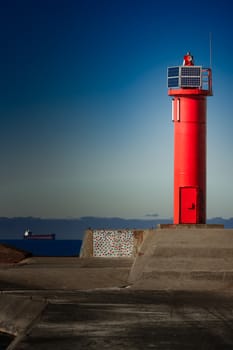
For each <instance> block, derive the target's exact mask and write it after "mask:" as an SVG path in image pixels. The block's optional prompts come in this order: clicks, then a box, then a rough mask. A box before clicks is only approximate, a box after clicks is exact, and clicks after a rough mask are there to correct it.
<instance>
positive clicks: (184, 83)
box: [180, 77, 201, 87]
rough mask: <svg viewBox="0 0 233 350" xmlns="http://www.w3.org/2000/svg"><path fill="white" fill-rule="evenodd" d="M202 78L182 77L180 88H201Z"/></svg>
mask: <svg viewBox="0 0 233 350" xmlns="http://www.w3.org/2000/svg"><path fill="white" fill-rule="evenodd" d="M200 86H201V79H200V77H181V82H180V87H200Z"/></svg>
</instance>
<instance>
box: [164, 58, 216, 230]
mask: <svg viewBox="0 0 233 350" xmlns="http://www.w3.org/2000/svg"><path fill="white" fill-rule="evenodd" d="M168 95H169V96H172V97H173V99H172V121H173V123H174V219H173V222H174V224H205V223H206V97H207V96H212V73H211V69H209V68H203V67H202V66H196V65H194V61H193V57H192V56H191V54H190V53H189V52H188V53H187V55H185V56H184V61H183V65H182V66H177V67H170V68H168Z"/></svg>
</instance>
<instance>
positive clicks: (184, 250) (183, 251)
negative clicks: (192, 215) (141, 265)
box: [140, 244, 233, 258]
mask: <svg viewBox="0 0 233 350" xmlns="http://www.w3.org/2000/svg"><path fill="white" fill-rule="evenodd" d="M148 253H149V254H150V256H154V257H157V258H159V257H166V258H171V257H174V258H175V257H183V258H191V257H193V258H207V257H208V258H232V257H233V248H231V247H222V248H221V247H195V246H188V245H187V246H183V247H180V246H177V245H176V244H174V245H173V246H171V245H157V246H155V247H154V251H153V252H145V253H144V252H141V253H140V254H141V255H143V254H145V255H146V254H148Z"/></svg>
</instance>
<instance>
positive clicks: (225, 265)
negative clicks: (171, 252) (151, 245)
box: [144, 256, 233, 272]
mask: <svg viewBox="0 0 233 350" xmlns="http://www.w3.org/2000/svg"><path fill="white" fill-rule="evenodd" d="M151 269H153V270H156V269H159V270H161V271H180V270H181V271H190V270H191V271H192V270H200V271H206V270H208V271H210V272H212V271H216V272H217V271H232V270H233V264H232V258H230V257H228V258H225V257H221V258H213V257H201V258H200V257H197V258H193V257H180V256H179V257H177V256H171V257H166V256H164V257H157V256H154V257H153V258H152V259H150V261H149V262H148V264H147V265H145V268H144V271H145V272H146V271H151Z"/></svg>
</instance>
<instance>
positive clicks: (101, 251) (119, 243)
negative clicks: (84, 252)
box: [93, 230, 134, 257]
mask: <svg viewBox="0 0 233 350" xmlns="http://www.w3.org/2000/svg"><path fill="white" fill-rule="evenodd" d="M133 246H134V235H133V232H132V231H130V230H115V231H114V230H94V231H93V256H98V257H123V256H125V257H131V256H132V254H133Z"/></svg>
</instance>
